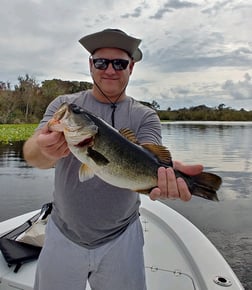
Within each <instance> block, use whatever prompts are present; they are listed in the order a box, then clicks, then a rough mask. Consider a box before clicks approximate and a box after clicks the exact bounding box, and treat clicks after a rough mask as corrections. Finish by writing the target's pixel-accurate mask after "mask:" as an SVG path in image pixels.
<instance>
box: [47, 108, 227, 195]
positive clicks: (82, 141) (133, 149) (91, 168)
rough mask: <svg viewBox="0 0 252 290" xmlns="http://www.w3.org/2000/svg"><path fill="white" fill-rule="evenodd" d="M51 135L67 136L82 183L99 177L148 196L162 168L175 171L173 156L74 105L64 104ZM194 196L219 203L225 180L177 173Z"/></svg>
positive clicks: (51, 124)
mask: <svg viewBox="0 0 252 290" xmlns="http://www.w3.org/2000/svg"><path fill="white" fill-rule="evenodd" d="M48 129H49V130H50V131H57V132H63V133H64V136H65V139H66V142H67V144H68V147H69V149H70V151H71V152H72V154H73V155H74V156H75V157H76V158H77V159H78V160H79V161H80V162H81V166H80V169H79V179H80V181H81V182H84V181H86V180H89V179H91V178H93V177H94V175H96V176H98V177H99V178H100V179H102V180H103V181H105V182H107V183H109V184H111V185H113V186H116V187H120V188H126V189H130V190H132V191H135V192H138V193H143V194H148V193H150V191H151V190H152V189H153V188H155V187H157V182H158V178H157V176H158V174H157V172H158V168H159V167H161V166H163V167H165V168H168V167H172V166H173V163H172V157H171V153H170V151H169V150H168V148H167V147H165V146H163V145H157V144H149V143H144V144H140V143H139V141H138V140H137V138H136V136H135V134H134V132H133V131H132V130H130V129H129V128H122V129H120V130H116V129H115V128H113V127H112V126H111V125H110V124H108V123H107V122H105V121H104V120H103V119H102V118H100V117H98V116H96V115H95V114H93V113H91V112H89V111H88V110H86V109H84V108H81V107H79V106H77V105H76V104H73V103H70V104H69V103H63V104H62V105H61V106H60V107H59V109H58V110H57V111H56V112H55V113H54V115H53V117H52V118H51V119H50V120H49V121H48ZM174 172H175V176H176V177H182V178H183V179H184V180H185V182H186V184H187V186H188V188H189V190H190V192H191V194H192V195H195V196H198V197H202V198H205V199H208V200H212V201H218V200H219V199H218V196H217V190H218V189H219V188H220V186H221V183H222V179H221V177H220V176H218V175H216V174H213V173H211V172H205V171H203V172H201V173H200V174H198V175H194V176H189V175H187V174H184V173H183V172H180V171H179V170H177V169H174Z"/></svg>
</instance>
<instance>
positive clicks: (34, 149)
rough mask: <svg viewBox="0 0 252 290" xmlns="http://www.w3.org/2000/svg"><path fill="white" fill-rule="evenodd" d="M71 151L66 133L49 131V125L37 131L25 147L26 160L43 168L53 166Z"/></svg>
mask: <svg viewBox="0 0 252 290" xmlns="http://www.w3.org/2000/svg"><path fill="white" fill-rule="evenodd" d="M69 152H70V151H69V148H68V146H67V143H66V140H65V137H64V135H63V134H62V133H60V132H51V131H49V130H48V127H47V125H45V126H44V127H43V128H42V129H39V130H38V131H36V132H35V133H34V135H33V136H32V137H30V138H29V139H28V140H27V141H26V142H25V144H24V147H23V153H24V159H25V160H26V162H27V163H28V164H29V165H31V166H34V167H38V168H41V169H47V168H51V167H53V166H54V165H55V163H56V162H57V161H58V160H59V159H60V158H62V157H66V156H67V155H68V154H69Z"/></svg>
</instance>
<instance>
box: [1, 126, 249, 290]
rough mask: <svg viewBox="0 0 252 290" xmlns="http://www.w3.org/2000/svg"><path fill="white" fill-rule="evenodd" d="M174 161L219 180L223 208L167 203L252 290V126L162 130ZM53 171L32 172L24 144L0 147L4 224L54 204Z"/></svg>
mask: <svg viewBox="0 0 252 290" xmlns="http://www.w3.org/2000/svg"><path fill="white" fill-rule="evenodd" d="M162 135H163V142H164V144H165V145H166V146H167V147H169V149H170V151H171V153H172V155H173V159H175V160H181V161H183V162H185V163H190V164H191V163H202V164H203V165H205V170H209V171H211V172H213V173H216V174H219V175H220V176H221V177H222V178H223V185H222V187H221V190H220V191H219V193H218V196H219V199H220V202H218V203H216V202H211V201H207V200H203V199H201V198H197V197H193V199H192V200H191V201H190V202H188V203H184V202H182V201H179V200H178V201H166V204H168V205H169V206H170V207H172V208H174V209H176V210H177V211H178V212H180V213H181V214H183V215H184V216H185V217H186V218H188V219H189V220H190V221H192V222H193V223H194V224H195V225H196V226H197V227H198V228H199V229H200V230H202V231H203V232H204V233H205V234H206V236H207V237H208V238H209V239H210V240H211V241H212V242H213V243H214V244H215V246H216V247H217V248H218V249H219V251H220V252H221V253H222V255H223V256H224V257H225V259H226V260H227V261H228V262H229V264H230V265H231V267H232V268H233V270H234V271H235V273H236V274H237V276H238V277H239V279H240V280H241V282H242V283H243V285H244V287H245V289H247V290H249V289H252V222H251V221H252V211H251V209H252V190H251V185H252V158H251V157H252V156H251V155H252V152H251V143H252V122H248V123H240V122H239V123H238V122H235V123H233V122H228V123H224V122H221V123H220V122H204V123H197V122H173V123H164V124H163V125H162ZM53 175H54V170H53V169H49V170H39V169H34V168H31V167H29V166H27V164H26V163H25V162H24V160H23V158H22V143H18V142H17V143H13V144H10V145H4V144H1V145H0V184H1V188H0V221H1V220H5V219H7V218H10V217H13V216H16V215H18V214H21V213H25V212H27V211H30V210H34V209H36V208H40V207H41V205H42V204H43V203H45V202H48V201H50V200H51V199H52V190H53Z"/></svg>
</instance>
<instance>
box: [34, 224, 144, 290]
mask: <svg viewBox="0 0 252 290" xmlns="http://www.w3.org/2000/svg"><path fill="white" fill-rule="evenodd" d="M87 280H88V282H89V284H90V287H91V289H93V290H119V289H120V290H146V285H145V269H144V259H143V233H142V226H141V223H140V221H139V219H138V220H137V221H135V222H134V223H133V224H131V225H130V226H129V227H128V229H127V230H126V231H125V232H124V233H123V234H122V235H121V236H119V237H118V238H116V239H115V240H113V241H111V242H109V243H107V244H105V245H103V246H101V247H99V248H96V249H91V250H89V249H86V248H84V247H81V246H79V245H77V244H75V243H73V242H72V241H70V240H69V239H67V238H66V237H65V236H64V235H63V234H62V233H61V232H60V231H59V229H58V228H57V227H56V225H55V224H54V223H53V221H52V220H50V221H49V223H48V225H47V231H46V241H45V245H44V247H43V249H42V252H41V254H40V257H39V260H38V266H37V272H36V277H35V286H34V290H85V289H86V283H87Z"/></svg>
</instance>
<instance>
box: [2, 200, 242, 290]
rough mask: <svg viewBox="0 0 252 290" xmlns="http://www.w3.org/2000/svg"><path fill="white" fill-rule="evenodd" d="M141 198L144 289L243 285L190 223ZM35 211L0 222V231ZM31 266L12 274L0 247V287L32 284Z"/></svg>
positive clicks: (234, 288)
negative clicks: (143, 237)
mask: <svg viewBox="0 0 252 290" xmlns="http://www.w3.org/2000/svg"><path fill="white" fill-rule="evenodd" d="M141 198H142V206H141V209H140V213H141V216H140V219H141V222H142V225H143V231H144V236H145V246H144V254H145V265H146V279H147V289H148V290H156V289H158V290H168V289H169V290H178V289H179V290H195V289H196V290H221V289H228V290H242V289H244V288H243V287H242V285H241V284H240V282H239V280H238V279H237V277H236V275H235V274H234V272H233V271H232V269H231V268H230V266H229V265H228V264H227V262H226V261H225V260H224V258H223V257H222V256H221V254H220V253H219V252H218V251H217V249H216V248H215V247H214V246H213V245H212V243H211V242H210V241H209V240H208V239H207V238H206V237H205V236H204V235H203V234H202V233H201V232H200V231H199V230H198V229H197V228H196V227H195V226H193V225H192V224H191V223H190V222H189V221H188V220H187V219H185V218H184V217H183V216H181V215H180V214H178V213H177V212H176V211H174V210H173V209H171V208H169V207H167V206H166V205H164V204H162V203H160V202H158V201H156V202H153V201H151V200H150V199H149V198H148V197H146V196H141ZM34 214H35V212H32V213H28V214H25V215H22V216H20V217H17V218H14V219H11V220H8V221H5V222H2V223H0V234H1V233H3V232H4V231H7V230H10V229H11V228H15V227H16V226H17V225H19V224H21V223H23V222H25V221H26V220H27V219H28V218H29V217H31V216H33V215H34ZM35 268H36V261H35V262H30V263H27V264H24V265H23V266H22V267H21V269H20V270H19V272H18V273H17V274H16V273H14V272H13V268H8V266H7V265H6V262H5V260H4V259H3V257H2V254H1V253H0V290H11V289H12V290H13V289H23V290H32V286H33V281H34V274H35ZM88 289H90V288H89V287H87V290H88ZM105 290H106V289H105ZM132 290H134V289H132Z"/></svg>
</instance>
